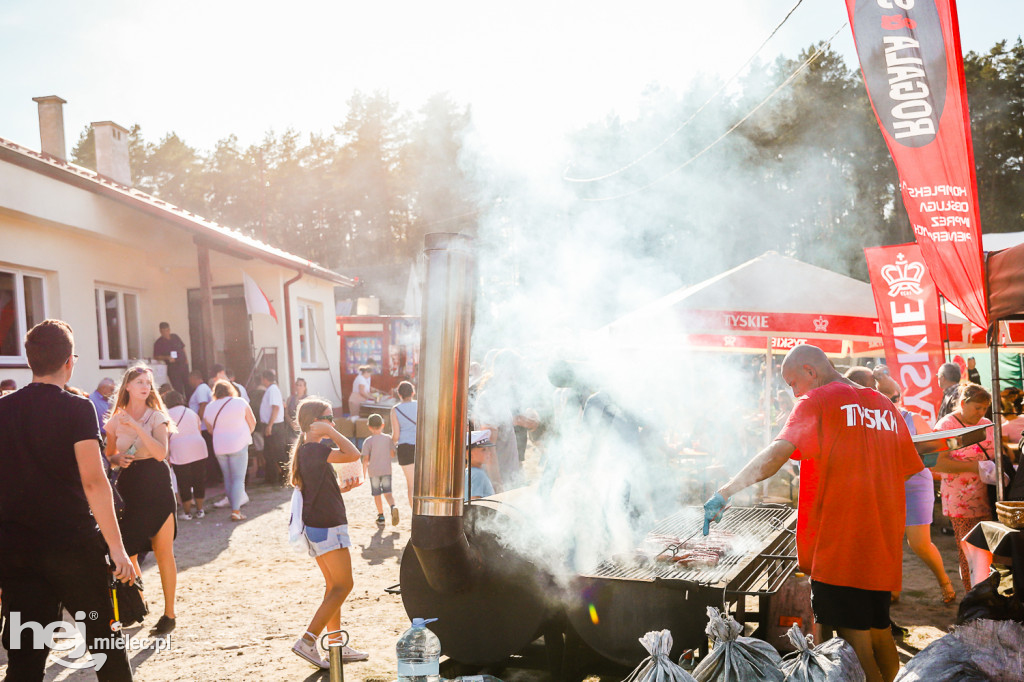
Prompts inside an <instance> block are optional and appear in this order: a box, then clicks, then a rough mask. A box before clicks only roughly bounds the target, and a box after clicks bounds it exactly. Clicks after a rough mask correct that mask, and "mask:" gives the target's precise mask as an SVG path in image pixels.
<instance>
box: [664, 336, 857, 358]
mask: <svg viewBox="0 0 1024 682" xmlns="http://www.w3.org/2000/svg"><path fill="white" fill-rule="evenodd" d="M770 338H771V343H772V350H773V351H775V352H777V353H787V352H789V351H791V350H793V348H794V347H796V346H798V345H800V344H809V345H811V346H817V347H818V348H820V349H822V350H823V351H825V352H826V353H829V354H830V355H841V354H843V342H842V341H840V340H837V339H802V338H799V337H795V336H772V337H770ZM681 341H682V343H683V344H684V345H685V346H686V347H688V348H695V349H700V348H703V349H707V350H734V351H743V352H747V353H749V352H761V353H764V352H765V351H766V350H767V346H768V339H767V338H765V337H763V336H730V335H724V336H718V335H712V334H705V335H688V336H685V337H683V338H682V339H681Z"/></svg>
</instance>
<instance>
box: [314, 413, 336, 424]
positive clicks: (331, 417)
mask: <svg viewBox="0 0 1024 682" xmlns="http://www.w3.org/2000/svg"><path fill="white" fill-rule="evenodd" d="M315 421H318V422H331V423H332V424H333V423H334V415H333V414H325V415H324V416H322V417H317V418H316V420H315Z"/></svg>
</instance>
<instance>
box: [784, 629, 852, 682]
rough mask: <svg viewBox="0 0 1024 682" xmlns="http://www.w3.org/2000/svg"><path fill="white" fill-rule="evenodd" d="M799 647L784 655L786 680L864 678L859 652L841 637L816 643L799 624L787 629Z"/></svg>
mask: <svg viewBox="0 0 1024 682" xmlns="http://www.w3.org/2000/svg"><path fill="white" fill-rule="evenodd" d="M786 636H787V637H789V641H790V642H792V643H793V646H794V647H796V650H795V651H794V652H793V653H791V654H789V655H788V656H786V657H785V658H784V659H782V671H783V672H784V673H786V682H865V680H866V679H867V678H866V677H865V676H864V669H863V668H861V667H860V660H859V659H858V658H857V652H856V651H854V650H853V647H852V646H850V643H849V642H847V641H846V640H845V639H843V638H842V637H833V638H832V639H830V640H828V641H827V642H825V643H824V644H819V645H818V646H816V647H815V646H814V638H813V637H811V636H810V635H807V636H806V637H805V636H804V633H803V632H802V631H801V630H800V628H799V627H798V626H796V625H794V626H793V627H791V628H790V629H789V632H787V633H786Z"/></svg>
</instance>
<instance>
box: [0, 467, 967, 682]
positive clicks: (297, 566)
mask: <svg viewBox="0 0 1024 682" xmlns="http://www.w3.org/2000/svg"><path fill="white" fill-rule="evenodd" d="M394 484H395V493H396V499H397V500H398V502H399V508H400V510H401V514H402V519H401V521H400V522H399V524H398V525H397V526H391V525H390V524H389V525H387V526H386V527H384V528H383V529H381V528H379V527H378V526H377V524H376V522H375V518H376V510H375V509H374V506H373V499H372V497H371V496H370V492H369V486H368V485H365V486H361V487H359V488H356V489H354V490H353V491H351V492H349V493H346V495H345V501H346V505H347V506H348V517H349V527H350V533H351V537H352V542H353V546H352V549H351V553H352V563H353V570H354V574H355V589H354V590H353V592H352V594H351V596H350V597H349V599H348V601H347V602H346V603H345V605H344V606H343V607H342V623H343V627H344V628H345V629H346V630H347V631H348V632H349V633H350V634H351V637H352V642H351V644H352V646H354V647H356V648H358V649H361V650H364V651H367V652H368V653H369V654H370V660H369V661H366V662H363V663H354V664H350V665H347V666H346V667H345V677H346V679H348V680H350V681H351V680H369V681H376V682H384V681H386V680H393V679H395V669H396V661H395V643H396V641H397V640H398V638H399V636H400V635H401V633H402V632H404V631H405V629H406V628H407V627H408V619H407V617H406V614H405V611H404V609H403V607H402V600H401V597H400V596H398V595H392V594H388V593H386V592H385V588H387V587H389V586H392V585H395V584H396V583H398V580H399V560H400V557H401V554H402V550H403V549H404V547H405V545H406V543H407V542H408V540H409V527H410V524H409V508H408V502H407V497H406V487H405V481H404V479H403V477H402V476H401V473H400V471H399V469H398V467H397V466H396V467H395V476H394ZM248 492H249V496H250V498H251V502H250V503H249V504H248V505H247V506H246V507H245V512H246V514H247V515H248V517H249V518H248V520H247V521H245V522H242V523H231V522H230V521H228V512H227V511H226V510H223V509H218V510H212V507H211V510H212V511H211V513H209V514H208V515H207V517H206V518H205V519H203V520H193V521H182V522H180V531H179V534H178V539H177V541H176V542H175V552H176V554H177V560H178V570H179V575H178V599H177V611H178V613H177V616H178V617H177V623H178V626H177V629H176V630H175V631H174V632H173V633H172V634H171V637H170V648H169V649H168V650H165V651H153V650H141V651H137V652H134V653H133V654H132V664H133V667H134V669H135V671H136V679H137V680H145V681H153V682H156V681H171V680H197V681H207V680H226V679H234V680H256V679H259V680H282V681H283V680H318V679H320V680H327V679H328V676H327V673H326V672H323V673H321V672H318V671H316V670H315V669H314V668H312V667H311V666H309V665H308V664H307V663H305V662H304V661H303V660H301V659H299V658H298V657H297V656H296V655H295V654H293V653H292V652H291V650H290V647H291V645H292V643H293V642H294V641H295V639H296V637H298V636H299V635H300V634H301V633H302V632H303V630H305V627H306V625H307V623H308V620H309V618H310V616H311V615H312V613H313V611H314V610H315V608H316V606H317V605H318V604H319V601H320V598H321V596H322V590H323V579H322V577H321V575H320V572H319V569H318V568H317V566H316V564H315V562H314V560H313V559H311V558H310V557H308V556H306V555H305V554H299V553H296V552H295V551H294V550H293V549H292V548H291V546H290V545H289V544H288V540H287V523H288V508H289V501H290V490H285V489H281V488H271V487H268V486H265V485H258V486H255V487H251V488H250V489H249V491H248ZM211 499H216V496H214V497H212V498H211ZM934 539H935V541H936V544H937V545H938V546H939V548H940V550H941V552H942V554H943V557H944V559H945V564H946V570H947V572H948V573H949V574H950V575H951V576H955V574H956V571H957V564H956V561H955V554H954V548H953V540H952V538H951V537H949V536H945V535H940V534H939V533H937V532H936V533H934ZM905 550H906V551H905V556H904V591H903V595H902V598H901V601H900V603H899V604H898V605H896V606H895V607H894V608H893V619H894V620H895V621H896V622H898V623H900V624H902V625H905V626H907V627H909V628H910V630H911V635H910V637H909V639H908V643H907V644H906V645H902V646H901V650H902V653H903V658H904V659H906V657H907V656H909V655H912V653H913V652H914V651H915V650H916V649H920V648H923V647H924V646H926V645H927V643H929V642H930V641H932V640H934V639H936V638H938V637H940V636H942V635H943V634H944V633H945V632H946V631H947V629H948V628H949V626H950V625H951V624H952V622H953V619H954V618H955V616H956V607H955V606H946V605H943V604H942V603H941V600H940V591H939V588H938V585H937V584H936V583H935V580H934V578H933V576H932V574H931V572H930V571H928V570H927V568H925V566H924V564H922V563H921V562H920V561H919V560H918V559H917V558H916V557H915V556H913V554H912V553H911V552H910V550H909V549H908V548H906V547H905ZM143 575H144V578H145V584H146V585H147V598H148V601H149V603H150V607H151V609H152V610H153V612H152V613H151V614H150V616H149V617H148V618H147V619H146V622H145V624H144V625H143V626H138V625H137V626H135V627H133V628H130V629H129V632H130V633H131V635H132V636H133V637H145V636H146V634H147V633H148V631H149V628H150V627H152V625H153V624H154V623H155V622H156V619H157V618H158V617H159V615H160V607H159V606H157V605H160V604H162V593H161V590H160V587H159V585H160V579H159V575H158V573H157V570H156V567H155V564H154V562H153V560H152V559H149V560H148V561H147V562H146V564H145V565H144V566H143ZM953 582H954V584H955V585H958V597H962V596H963V595H962V592H961V590H962V588H961V587H959V580H957V579H956V578H955V577H954V580H953ZM5 668H6V657H5V655H4V652H3V651H2V649H0V672H2V671H4V670H5ZM502 677H503V678H504V679H515V680H537V681H539V680H544V679H547V677H548V676H547V675H545V674H541V673H523V672H518V673H517V672H514V671H507V672H506V673H503V674H502ZM46 679H47V680H88V679H95V678H94V676H93V674H92V673H87V672H82V671H71V670H68V669H66V668H64V667H62V666H60V665H59V664H57V663H56V662H54V661H53V660H52V657H51V661H50V663H49V664H48V667H47V675H46ZM602 679H603V680H610V679H613V678H609V677H605V678H602Z"/></svg>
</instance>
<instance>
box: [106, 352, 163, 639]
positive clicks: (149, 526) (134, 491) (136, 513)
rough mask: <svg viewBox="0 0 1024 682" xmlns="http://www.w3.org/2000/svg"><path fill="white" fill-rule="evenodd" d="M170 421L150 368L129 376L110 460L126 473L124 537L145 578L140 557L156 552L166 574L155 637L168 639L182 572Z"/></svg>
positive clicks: (114, 419) (113, 427)
mask: <svg viewBox="0 0 1024 682" xmlns="http://www.w3.org/2000/svg"><path fill="white" fill-rule="evenodd" d="M169 422H170V417H169V416H168V415H167V410H166V408H165V407H164V401H163V400H162V399H161V398H160V394H159V393H157V392H156V390H155V388H154V387H153V374H152V372H151V371H150V369H149V368H148V367H146V366H144V365H140V366H136V367H132V368H130V369H128V371H126V372H125V373H124V377H123V378H122V379H121V385H120V387H119V388H118V390H117V400H116V401H115V402H114V407H113V410H112V412H111V414H110V418H109V419H108V420H107V423H106V425H105V426H104V431H106V433H107V446H106V453H105V454H106V456H107V459H108V460H109V461H110V463H111V465H113V466H116V467H120V468H121V471H120V473H119V474H118V477H117V484H116V485H117V491H118V492H119V493H120V495H121V498H122V499H123V500H124V511H123V513H122V516H121V535H122V537H123V538H124V546H125V549H126V550H127V551H128V555H129V557H131V560H132V563H133V564H134V565H135V570H136V572H137V573H138V574H139V575H142V571H141V570H140V569H139V560H138V555H139V553H140V552H148V551H150V550H152V551H153V555H154V556H155V557H156V565H157V568H158V569H159V570H160V585H161V587H162V588H163V593H164V613H163V615H162V616H160V620H158V621H157V623H156V625H155V626H154V627H153V629H152V630H151V631H150V634H151V635H153V636H162V635H165V634H167V633H168V632H170V631H171V630H173V629H174V626H175V620H174V619H175V612H174V592H175V589H176V587H177V582H178V569H177V566H176V564H175V562H174V538H175V536H176V535H177V532H178V527H177V525H176V523H175V520H174V508H175V502H174V492H173V490H172V488H171V470H170V468H169V467H168V466H167V461H166V460H167V438H168V432H169V430H170V427H169V426H168V423H169Z"/></svg>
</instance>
